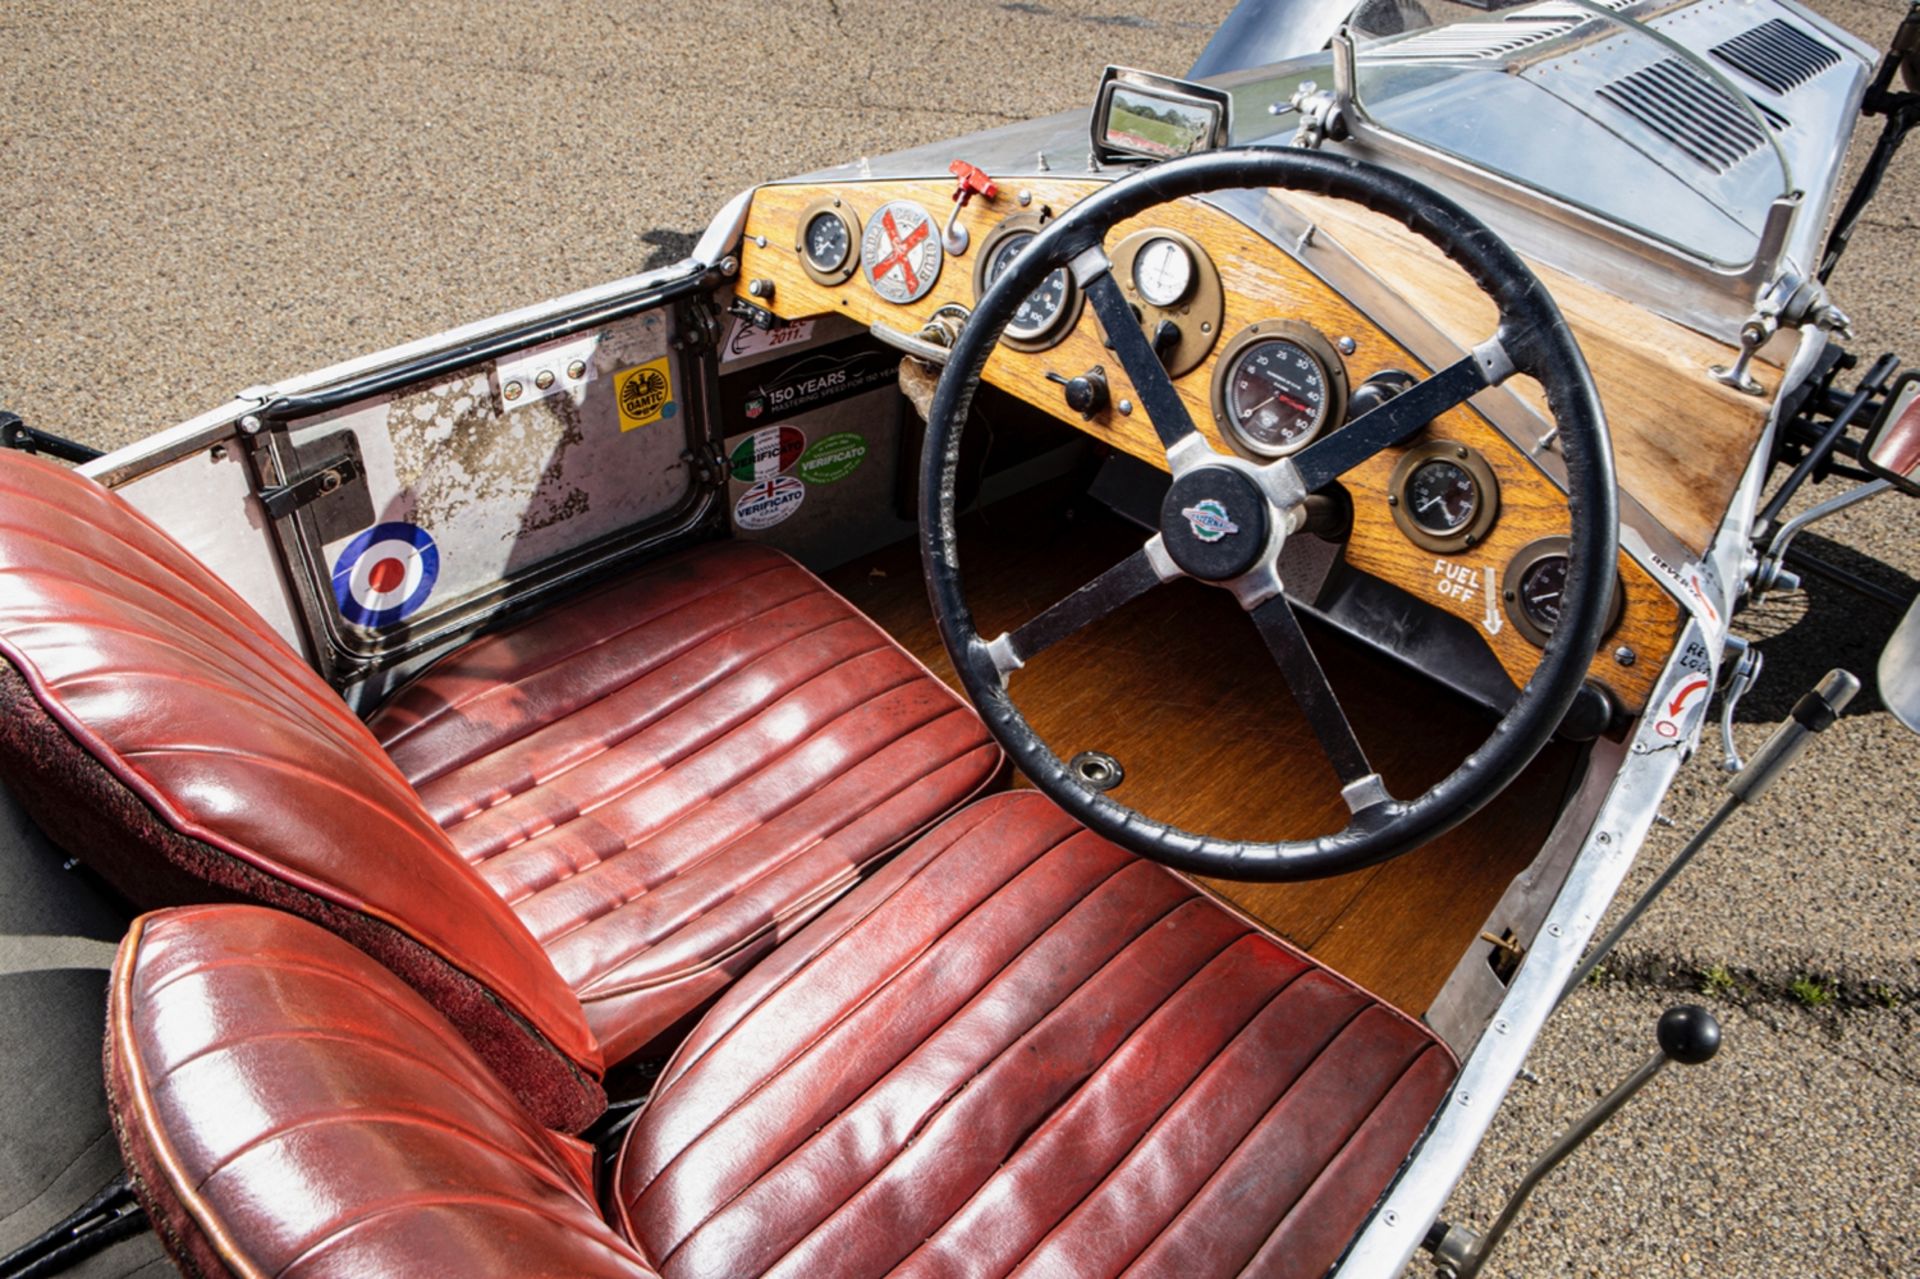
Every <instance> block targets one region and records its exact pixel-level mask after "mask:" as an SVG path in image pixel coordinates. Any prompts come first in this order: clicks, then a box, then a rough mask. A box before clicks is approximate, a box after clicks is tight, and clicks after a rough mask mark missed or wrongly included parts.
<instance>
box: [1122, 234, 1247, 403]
mask: <svg viewBox="0 0 1920 1279" xmlns="http://www.w3.org/2000/svg"><path fill="white" fill-rule="evenodd" d="M1113 278H1114V279H1115V280H1117V281H1119V283H1120V292H1121V293H1122V294H1123V295H1125V297H1126V299H1127V302H1128V303H1129V304H1130V305H1131V306H1132V307H1133V312H1134V314H1135V315H1137V316H1139V317H1140V328H1141V331H1142V332H1144V333H1145V334H1146V335H1147V338H1148V340H1149V341H1151V342H1152V343H1153V349H1154V350H1155V351H1156V352H1158V353H1159V355H1160V362H1161V363H1162V364H1164V365H1165V366H1166V369H1167V373H1168V374H1169V375H1170V376H1172V377H1184V376H1186V375H1187V374H1189V373H1191V372H1193V371H1194V370H1195V369H1197V368H1199V367H1200V364H1201V362H1202V361H1203V360H1205V359H1206V358H1207V356H1208V355H1209V354H1211V353H1212V351H1213V347H1214V344H1215V343H1216V342H1218V341H1219V340H1220V323H1221V319H1222V317H1223V315H1224V313H1225V311H1226V292H1225V290H1224V289H1222V287H1221V285H1220V269H1219V268H1218V267H1216V266H1215V265H1214V264H1213V259H1212V258H1210V257H1208V256H1207V251H1206V250H1205V249H1204V248H1202V247H1201V245H1200V242H1199V241H1198V240H1196V239H1194V238H1193V237H1192V236H1190V235H1187V234H1185V233H1184V232H1181V231H1175V230H1173V229H1172V228H1171V227H1150V228H1148V229H1147V230H1145V231H1135V232H1134V233H1133V234H1132V235H1130V236H1128V237H1127V238H1126V239H1124V240H1122V241H1120V243H1118V244H1116V245H1115V246H1114V247H1113Z"/></svg>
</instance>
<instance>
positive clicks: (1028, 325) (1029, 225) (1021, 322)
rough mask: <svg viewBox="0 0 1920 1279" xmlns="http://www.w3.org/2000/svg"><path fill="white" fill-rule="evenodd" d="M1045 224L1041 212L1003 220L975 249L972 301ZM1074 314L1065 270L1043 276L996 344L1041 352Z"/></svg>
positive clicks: (1075, 293) (1075, 302)
mask: <svg viewBox="0 0 1920 1279" xmlns="http://www.w3.org/2000/svg"><path fill="white" fill-rule="evenodd" d="M1043 225H1045V215H1044V214H1032V213H1020V214H1015V215H1014V216H1013V217H1010V218H1008V219H1007V220H1006V221H1004V222H1002V223H1001V224H1000V225H999V226H996V227H995V228H994V229H993V230H992V231H990V232H988V234H987V238H986V239H985V240H984V241H983V242H982V243H981V245H980V253H979V256H978V257H977V258H976V259H975V261H974V266H973V299H974V301H975V303H978V302H979V300H980V298H981V297H982V296H983V295H984V294H985V293H986V291H987V290H988V289H990V288H992V287H993V283H994V281H996V280H998V279H999V278H1000V277H1001V276H1003V275H1005V274H1006V273H1007V269H1008V268H1009V267H1011V266H1012V265H1013V263H1014V259H1016V258H1018V257H1019V256H1020V255H1021V254H1022V253H1024V252H1025V251H1026V249H1027V246H1028V245H1030V244H1032V243H1033V238H1034V236H1036V235H1038V234H1039V233H1040V228H1041V227H1042V226H1043ZM1079 315H1080V290H1079V289H1078V288H1076V287H1075V286H1074V283H1073V276H1072V275H1071V274H1069V273H1068V271H1067V269H1066V268H1065V267H1061V268H1060V269H1059V270H1057V271H1052V272H1049V273H1048V275H1047V277H1046V279H1044V280H1042V281H1040V284H1039V286H1038V287H1036V288H1035V289H1034V290H1033V292H1031V293H1029V294H1027V296H1026V297H1025V298H1023V299H1021V301H1020V307H1019V309H1018V310H1017V311H1015V312H1014V313H1013V319H1012V320H1011V321H1009V322H1008V324H1007V327H1006V330H1005V331H1004V332H1003V333H1001V335H1000V340H1001V341H1002V342H1003V343H1005V344H1006V345H1007V346H1010V347H1012V348H1014V349H1015V350H1017V351H1042V350H1045V349H1046V348H1048V347H1050V346H1053V345H1054V344H1055V343H1057V342H1059V340H1060V339H1061V338H1062V337H1064V336H1065V335H1066V332H1067V330H1068V329H1070V328H1071V327H1072V326H1073V322H1074V321H1075V320H1076V319H1078V318H1079Z"/></svg>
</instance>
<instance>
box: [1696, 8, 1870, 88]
mask: <svg viewBox="0 0 1920 1279" xmlns="http://www.w3.org/2000/svg"><path fill="white" fill-rule="evenodd" d="M1712 53H1713V56H1714V57H1716V58H1718V59H1720V61H1722V62H1724V63H1726V64H1727V65H1728V66H1730V67H1732V68H1733V69H1734V70H1736V71H1739V72H1741V73H1742V74H1743V75H1747V76H1751V77H1752V78H1753V79H1755V80H1757V81H1758V82H1760V83H1761V84H1764V85H1766V86H1767V88H1769V89H1772V90H1773V91H1774V92H1775V93H1787V92H1789V91H1791V90H1794V89H1797V88H1799V87H1800V86H1801V85H1803V84H1805V83H1806V82H1807V81H1809V80H1811V79H1813V78H1814V77H1815V76H1817V75H1819V74H1820V73H1821V72H1822V71H1825V70H1826V69H1827V68H1828V67H1831V66H1837V65H1839V62H1840V53H1839V51H1838V50H1837V49H1831V48H1829V47H1827V46H1826V45H1824V44H1821V43H1820V42H1819V41H1818V40H1816V39H1814V38H1813V37H1812V36H1810V35H1808V34H1807V33H1806V32H1804V31H1802V30H1801V29H1800V28H1798V27H1796V26H1794V25H1792V24H1791V23H1788V22H1782V21H1781V20H1780V19H1778V18H1773V19H1770V20H1769V21H1766V22H1763V23H1761V24H1760V25H1759V26H1757V27H1755V28H1753V30H1751V31H1742V32H1741V33H1740V34H1739V35H1737V36H1735V37H1734V38H1733V39H1731V40H1728V41H1726V42H1725V43H1724V44H1716V45H1714V46H1713V49H1712Z"/></svg>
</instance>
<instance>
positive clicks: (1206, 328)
mask: <svg viewBox="0 0 1920 1279" xmlns="http://www.w3.org/2000/svg"><path fill="white" fill-rule="evenodd" d="M1200 331H1201V332H1202V333H1211V332H1213V322H1212V321H1211V320H1202V321H1200Z"/></svg>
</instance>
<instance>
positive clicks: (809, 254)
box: [793, 195, 860, 288]
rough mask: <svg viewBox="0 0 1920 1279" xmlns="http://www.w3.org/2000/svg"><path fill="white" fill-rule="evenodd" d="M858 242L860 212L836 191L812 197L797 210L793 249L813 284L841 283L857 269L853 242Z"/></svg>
mask: <svg viewBox="0 0 1920 1279" xmlns="http://www.w3.org/2000/svg"><path fill="white" fill-rule="evenodd" d="M859 243H860V215H859V214H857V213H855V212H854V211H853V209H852V208H851V207H849V206H848V205H847V204H846V203H845V202H844V201H842V200H841V199H840V197H839V196H837V195H830V196H827V197H825V198H824V199H820V200H815V201H814V202H813V203H812V204H809V205H808V206H807V207H806V208H804V209H802V210H801V211H800V219H799V221H798V223H796V224H795V226H794V231H793V251H794V252H795V253H797V254H799V255H800V265H801V267H802V268H803V269H804V270H805V271H806V273H807V275H808V276H809V277H811V278H812V280H813V282H814V283H815V284H824V285H827V286H828V287H829V288H831V287H832V286H834V285H838V284H845V283H846V282H847V281H848V280H851V279H852V278H853V273H854V272H855V271H858V270H859V269H860V259H859V257H858V255H856V254H855V253H854V251H853V250H854V246H855V245H857V244H859Z"/></svg>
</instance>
